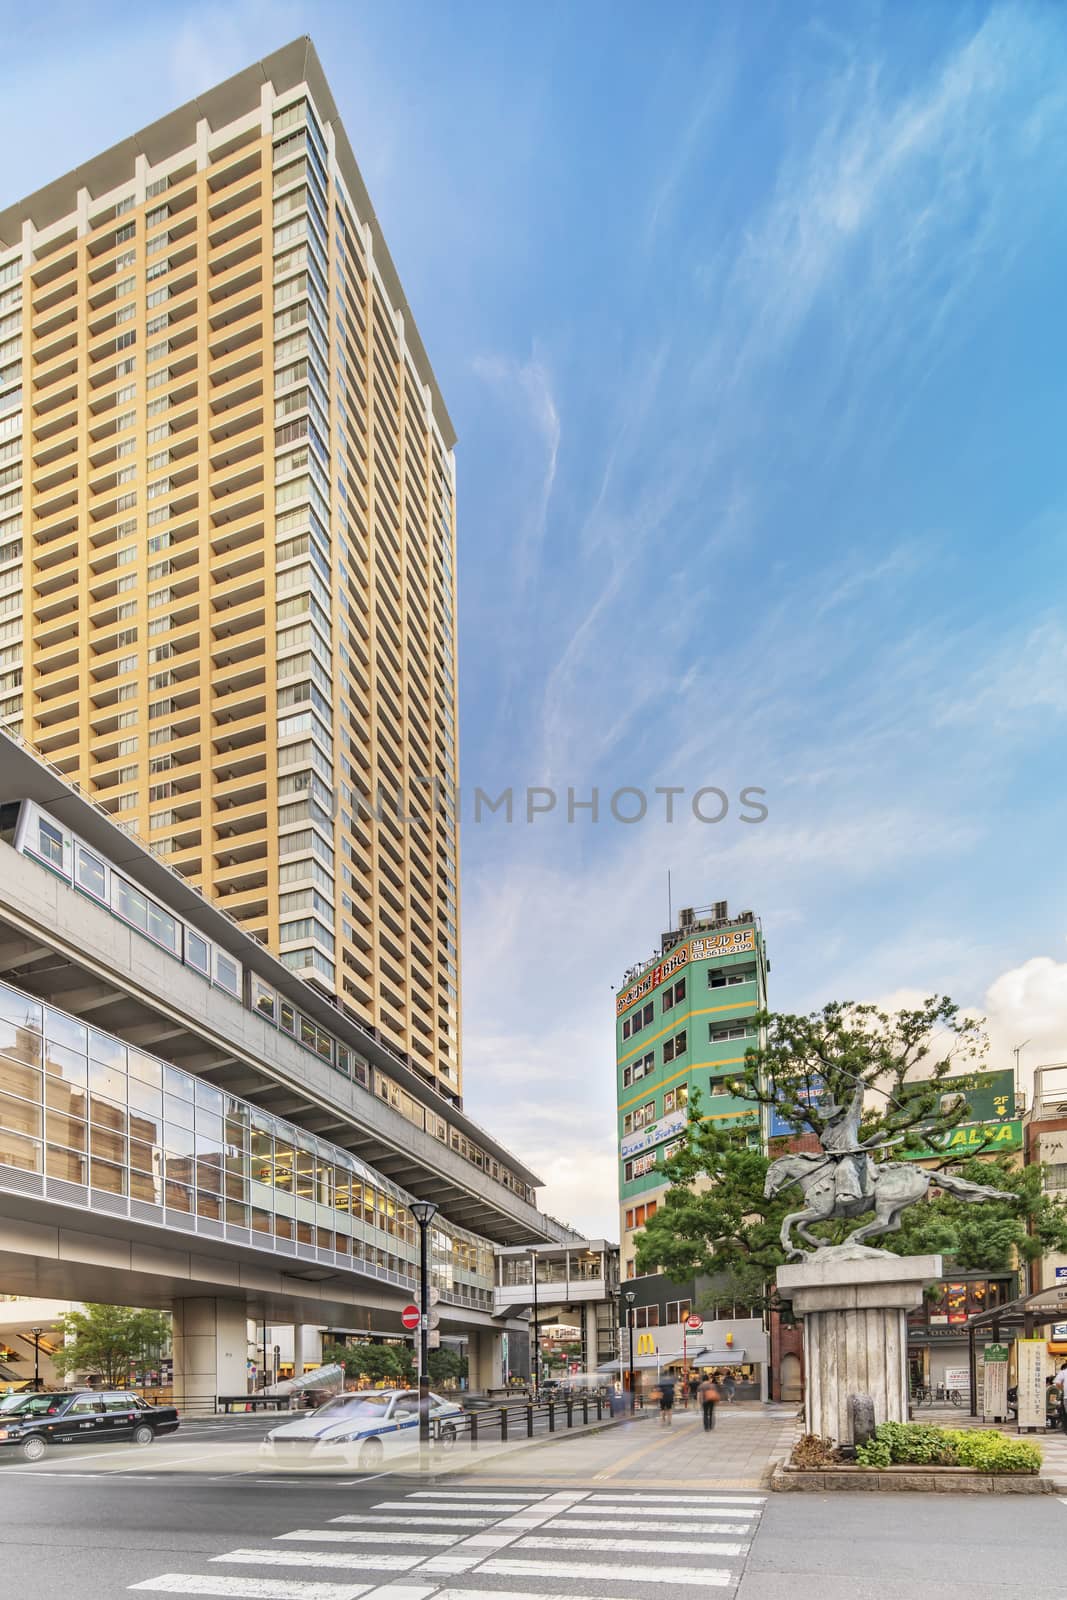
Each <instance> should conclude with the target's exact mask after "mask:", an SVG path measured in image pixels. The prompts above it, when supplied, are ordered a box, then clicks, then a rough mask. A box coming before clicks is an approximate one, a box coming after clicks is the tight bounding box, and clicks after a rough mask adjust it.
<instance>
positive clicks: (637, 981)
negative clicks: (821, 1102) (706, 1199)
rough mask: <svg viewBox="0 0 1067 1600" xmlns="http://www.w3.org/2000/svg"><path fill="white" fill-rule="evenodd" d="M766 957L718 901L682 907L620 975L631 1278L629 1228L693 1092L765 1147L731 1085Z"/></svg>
mask: <svg viewBox="0 0 1067 1600" xmlns="http://www.w3.org/2000/svg"><path fill="white" fill-rule="evenodd" d="M767 968H768V962H767V955H766V950H765V949H764V944H763V933H762V930H761V928H760V926H759V923H758V921H757V919H756V918H755V916H754V915H753V913H752V912H751V911H742V912H740V913H739V914H738V915H737V916H730V914H729V908H728V906H727V904H726V902H725V901H718V902H717V903H716V904H714V905H711V906H706V907H702V908H699V909H688V910H685V911H682V912H681V913H680V914H679V917H678V925H677V927H676V928H673V929H671V930H670V931H669V932H667V933H665V934H664V935H663V937H662V939H661V941H660V948H659V950H658V951H657V952H656V954H655V955H653V956H651V957H650V958H649V959H648V960H647V961H643V962H638V963H637V965H636V966H633V967H631V968H630V970H629V971H628V972H627V973H626V974H625V976H624V978H623V981H622V985H621V986H620V989H619V992H618V994H617V995H616V999H615V1013H616V1015H615V1051H616V1062H617V1068H616V1093H617V1096H618V1118H619V1121H618V1138H619V1237H620V1240H621V1271H622V1273H623V1275H624V1276H625V1277H629V1278H632V1277H633V1276H634V1275H635V1251H636V1241H635V1237H634V1236H635V1234H637V1233H639V1232H640V1230H641V1229H642V1228H643V1227H644V1225H645V1223H646V1221H647V1220H648V1219H649V1217H651V1216H654V1215H655V1212H656V1208H657V1206H658V1205H659V1203H660V1201H661V1200H662V1198H663V1195H664V1194H665V1192H666V1190H667V1188H668V1183H667V1179H666V1176H665V1175H664V1171H663V1163H664V1161H665V1160H666V1159H667V1158H668V1157H669V1156H670V1155H672V1154H673V1153H674V1151H675V1150H676V1149H677V1148H678V1146H679V1145H680V1144H681V1143H682V1142H683V1141H684V1137H685V1129H686V1124H687V1122H688V1119H689V1107H690V1104H691V1102H692V1098H693V1092H694V1090H699V1092H700V1103H701V1109H702V1111H703V1113H704V1115H705V1116H708V1117H712V1118H714V1119H715V1120H717V1121H723V1122H726V1123H728V1124H729V1125H732V1126H734V1127H738V1128H744V1129H747V1131H748V1135H749V1137H750V1138H751V1139H753V1140H755V1141H757V1142H758V1143H760V1144H762V1143H763V1141H764V1138H765V1128H764V1122H765V1118H764V1117H763V1116H762V1115H761V1113H760V1111H759V1108H758V1107H754V1106H753V1104H752V1102H751V1101H748V1100H742V1099H739V1098H738V1097H737V1096H735V1095H732V1094H731V1093H730V1090H729V1087H728V1085H729V1080H730V1079H731V1078H732V1077H734V1076H736V1075H737V1073H738V1072H739V1070H740V1068H741V1066H742V1064H743V1062H744V1059H745V1051H746V1049H748V1048H750V1047H751V1046H754V1045H755V1044H756V1043H757V1029H756V1025H755V1023H754V1022H753V1020H752V1019H753V1018H754V1017H755V1015H756V1014H757V1012H759V1011H762V1010H763V1009H764V1008H765V1007H766V1004H767Z"/></svg>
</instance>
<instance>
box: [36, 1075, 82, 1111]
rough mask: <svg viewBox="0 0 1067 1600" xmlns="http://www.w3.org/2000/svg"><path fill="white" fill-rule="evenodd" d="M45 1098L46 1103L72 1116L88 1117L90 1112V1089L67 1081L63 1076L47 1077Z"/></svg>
mask: <svg viewBox="0 0 1067 1600" xmlns="http://www.w3.org/2000/svg"><path fill="white" fill-rule="evenodd" d="M44 1099H45V1105H47V1106H52V1107H54V1109H55V1110H56V1111H65V1112H67V1113H68V1114H69V1115H71V1116H75V1117H86V1116H88V1114H89V1094H88V1090H86V1089H84V1088H82V1086H81V1085H80V1084H72V1083H66V1082H65V1081H64V1080H63V1079H62V1078H46V1079H45V1084H44Z"/></svg>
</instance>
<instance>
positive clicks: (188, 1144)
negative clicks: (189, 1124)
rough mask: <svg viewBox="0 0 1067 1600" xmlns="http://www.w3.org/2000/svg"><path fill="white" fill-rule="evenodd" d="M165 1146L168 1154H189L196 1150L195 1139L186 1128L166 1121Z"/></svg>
mask: <svg viewBox="0 0 1067 1600" xmlns="http://www.w3.org/2000/svg"><path fill="white" fill-rule="evenodd" d="M166 1146H167V1154H168V1155H170V1156H191V1155H193V1153H194V1152H195V1150H196V1141H195V1139H194V1138H193V1135H192V1134H191V1133H190V1132H189V1130H188V1128H178V1127H175V1126H174V1125H173V1124H172V1123H170V1122H168V1123H167V1137H166Z"/></svg>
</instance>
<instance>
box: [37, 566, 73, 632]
mask: <svg viewBox="0 0 1067 1600" xmlns="http://www.w3.org/2000/svg"><path fill="white" fill-rule="evenodd" d="M77 582H78V574H77V571H76V570H72V571H70V572H65V573H61V574H60V575H59V576H58V577H55V578H49V579H47V580H46V581H45V582H43V583H35V584H34V586H33V592H34V594H36V595H42V596H44V597H45V598H44V602H43V604H41V605H35V606H34V611H33V620H34V621H35V622H37V623H40V624H42V626H46V625H47V624H48V623H58V622H61V621H64V620H67V621H73V620H74V619H75V618H76V617H77V614H78V599H79V597H78V591H77ZM64 591H65V592H64Z"/></svg>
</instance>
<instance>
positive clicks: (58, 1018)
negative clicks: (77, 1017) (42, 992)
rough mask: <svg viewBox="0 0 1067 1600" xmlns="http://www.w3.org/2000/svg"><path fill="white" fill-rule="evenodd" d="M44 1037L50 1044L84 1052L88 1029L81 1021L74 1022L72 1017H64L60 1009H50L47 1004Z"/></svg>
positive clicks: (87, 1041) (87, 1039)
mask: <svg viewBox="0 0 1067 1600" xmlns="http://www.w3.org/2000/svg"><path fill="white" fill-rule="evenodd" d="M44 1034H45V1038H46V1039H48V1040H49V1041H50V1043H52V1044H61V1045H65V1046H66V1048H67V1049H68V1050H77V1051H79V1052H80V1054H81V1055H84V1054H85V1051H86V1047H87V1045H88V1043H89V1030H88V1028H87V1027H86V1026H85V1024H84V1023H82V1022H75V1021H74V1019H73V1017H65V1016H64V1015H63V1014H62V1012H60V1011H51V1010H50V1009H49V1008H48V1007H47V1006H46V1007H45V1013H44Z"/></svg>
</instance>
